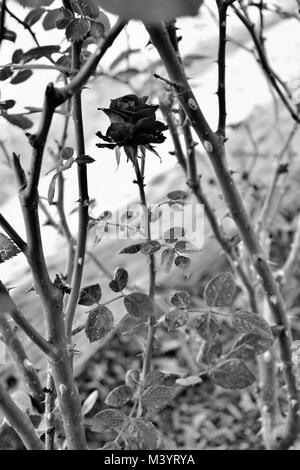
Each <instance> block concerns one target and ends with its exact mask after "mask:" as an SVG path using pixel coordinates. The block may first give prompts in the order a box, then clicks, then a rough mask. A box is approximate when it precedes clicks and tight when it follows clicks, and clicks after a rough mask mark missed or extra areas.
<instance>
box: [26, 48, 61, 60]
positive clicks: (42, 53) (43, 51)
mask: <svg viewBox="0 0 300 470" xmlns="http://www.w3.org/2000/svg"><path fill="white" fill-rule="evenodd" d="M59 51H60V46H57V45H49V46H40V47H34V48H32V49H29V51H27V52H24V55H23V60H24V62H29V61H30V60H38V59H41V58H42V57H47V58H49V57H51V55H52V54H56V53H58V52H59Z"/></svg>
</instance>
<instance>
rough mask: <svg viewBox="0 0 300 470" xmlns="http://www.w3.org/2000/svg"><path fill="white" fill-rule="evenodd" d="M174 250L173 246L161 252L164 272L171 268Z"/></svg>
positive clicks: (174, 254)
mask: <svg viewBox="0 0 300 470" xmlns="http://www.w3.org/2000/svg"><path fill="white" fill-rule="evenodd" d="M175 256H176V252H175V250H174V249H173V248H166V249H165V250H163V252H162V254H161V265H162V268H163V270H164V271H165V272H167V273H169V272H170V271H171V269H172V266H173V262H174V259H175Z"/></svg>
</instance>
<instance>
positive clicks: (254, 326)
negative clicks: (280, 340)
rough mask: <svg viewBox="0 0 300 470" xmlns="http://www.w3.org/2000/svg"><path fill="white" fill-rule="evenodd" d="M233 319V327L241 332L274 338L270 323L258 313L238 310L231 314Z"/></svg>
mask: <svg viewBox="0 0 300 470" xmlns="http://www.w3.org/2000/svg"><path fill="white" fill-rule="evenodd" d="M231 319H232V325H233V327H234V328H235V329H236V330H237V331H239V332H240V333H252V334H254V335H257V336H262V337H263V338H267V339H271V340H273V333H272V330H271V328H270V326H269V324H268V323H267V321H266V320H265V319H264V318H263V317H262V316H260V315H258V314H257V313H254V312H248V311H245V310H238V311H236V312H234V313H232V314H231Z"/></svg>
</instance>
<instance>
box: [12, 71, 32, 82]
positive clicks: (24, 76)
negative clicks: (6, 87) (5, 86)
mask: <svg viewBox="0 0 300 470" xmlns="http://www.w3.org/2000/svg"><path fill="white" fill-rule="evenodd" d="M32 75H33V72H32V70H20V72H18V73H17V75H15V76H14V77H13V78H12V79H11V81H10V83H11V85H18V84H19V83H23V82H25V81H26V80H28V78H30V77H31V76H32Z"/></svg>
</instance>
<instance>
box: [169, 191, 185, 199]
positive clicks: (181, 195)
mask: <svg viewBox="0 0 300 470" xmlns="http://www.w3.org/2000/svg"><path fill="white" fill-rule="evenodd" d="M187 195H188V194H187V193H186V192H185V191H180V190H178V191H171V192H170V193H168V194H167V198H169V199H171V200H172V201H178V200H183V199H186V197H187Z"/></svg>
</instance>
